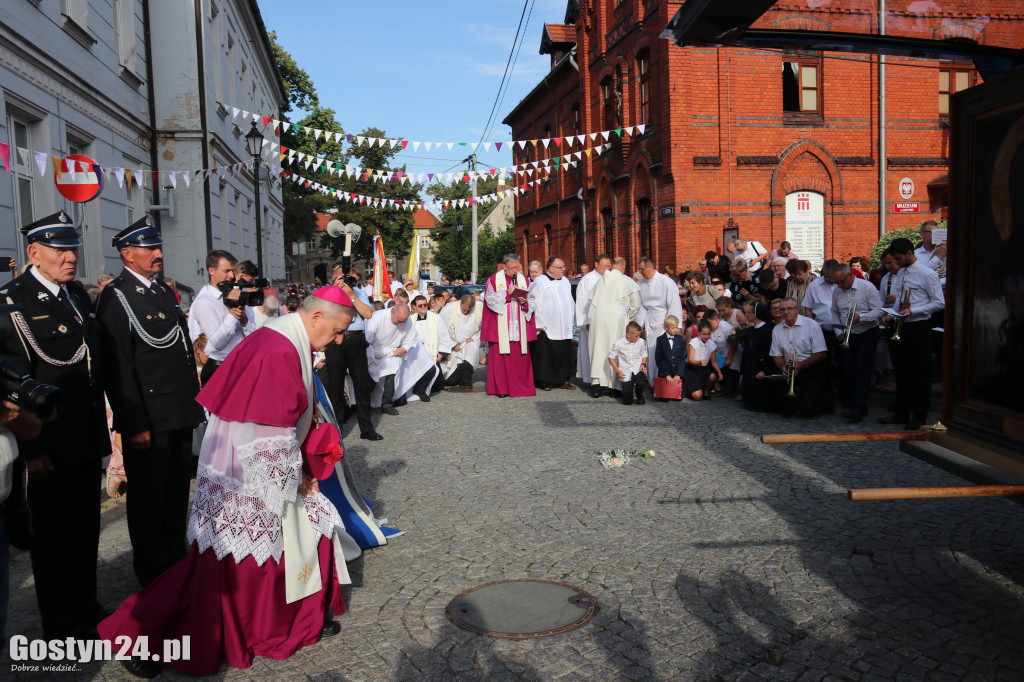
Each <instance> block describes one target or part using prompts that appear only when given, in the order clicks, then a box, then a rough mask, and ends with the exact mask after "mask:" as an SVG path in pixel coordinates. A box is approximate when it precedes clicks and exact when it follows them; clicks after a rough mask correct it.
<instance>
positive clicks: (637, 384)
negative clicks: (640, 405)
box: [622, 372, 651, 405]
mask: <svg viewBox="0 0 1024 682" xmlns="http://www.w3.org/2000/svg"><path fill="white" fill-rule="evenodd" d="M650 383H651V382H650V381H648V380H647V375H646V374H644V373H643V372H637V373H635V374H630V375H629V379H627V380H624V381H623V382H622V404H623V405H632V404H633V394H634V393H636V397H637V400H639V399H640V398H643V397H644V386H645V385H650Z"/></svg>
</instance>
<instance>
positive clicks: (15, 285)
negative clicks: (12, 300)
mask: <svg viewBox="0 0 1024 682" xmlns="http://www.w3.org/2000/svg"><path fill="white" fill-rule="evenodd" d="M20 279H21V278H20V277H19V278H18V279H15V280H12V281H10V282H8V283H7V286H5V287H4V288H3V289H0V296H6V295H7V294H10V293H12V292H15V291H17V290H18V289H21V288H22V287H24V286H25V283H24V282H22V281H20Z"/></svg>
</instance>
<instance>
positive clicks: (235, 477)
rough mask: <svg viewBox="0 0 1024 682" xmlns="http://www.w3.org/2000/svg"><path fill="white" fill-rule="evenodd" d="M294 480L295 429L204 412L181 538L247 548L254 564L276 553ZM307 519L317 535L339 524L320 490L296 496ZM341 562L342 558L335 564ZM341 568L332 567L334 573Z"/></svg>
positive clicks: (297, 464) (297, 460) (297, 467)
mask: <svg viewBox="0 0 1024 682" xmlns="http://www.w3.org/2000/svg"><path fill="white" fill-rule="evenodd" d="M301 482H302V453H301V451H300V450H299V442H298V440H296V437H295V429H294V428H287V427H278V426H267V425H265V424H256V423H254V422H242V423H238V422H229V421H225V420H223V419H220V418H219V417H217V416H216V415H211V416H210V421H209V424H208V425H207V427H206V437H205V438H204V439H203V447H202V451H201V453H200V455H199V473H198V476H197V477H196V493H195V499H194V500H193V502H192V513H191V515H190V516H189V522H188V540H189V542H192V541H193V540H194V541H195V542H196V544H197V545H198V548H199V551H200V552H203V551H206V550H207V549H209V548H211V547H212V548H213V550H214V552H215V553H216V555H217V559H218V560H221V559H223V558H224V557H226V556H227V555H228V554H230V555H232V557H233V558H234V560H235V562H236V563H238V562H241V561H242V560H243V559H244V558H245V557H247V556H250V555H251V556H252V557H253V559H255V560H256V563H257V564H258V565H260V566H262V565H263V564H264V563H265V562H266V561H267V559H268V558H273V559H274V560H275V561H281V554H282V552H283V551H284V544H283V543H282V540H281V511H282V508H283V507H284V504H285V502H288V501H291V500H294V499H295V497H296V495H297V494H298V488H299V483H301ZM303 501H304V503H305V507H306V514H307V515H308V516H309V521H310V524H311V525H312V526H313V531H314V532H315V533H316V535H317V541H318V542H319V539H320V537H327V538H331V537H332V536H333V535H334V531H335V528H338V529H343V528H344V525H343V523H342V521H341V517H340V516H338V512H337V510H336V509H335V508H334V506H333V505H332V504H331V503H330V502H329V501H328V500H327V498H326V497H324V496H323V495H322V494H320V493H318V492H317V493H311V494H310V495H307V496H306V497H305V498H303ZM338 570H339V572H340V571H342V570H344V562H342V565H341V566H339V567H338ZM340 577H341V576H340V575H339V578H340Z"/></svg>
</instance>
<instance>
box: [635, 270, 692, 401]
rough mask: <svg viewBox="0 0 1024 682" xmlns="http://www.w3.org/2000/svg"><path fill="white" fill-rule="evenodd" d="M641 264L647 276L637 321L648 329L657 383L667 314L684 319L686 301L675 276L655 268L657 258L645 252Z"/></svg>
mask: <svg viewBox="0 0 1024 682" xmlns="http://www.w3.org/2000/svg"><path fill="white" fill-rule="evenodd" d="M637 267H638V268H639V269H640V274H641V275H643V277H642V278H641V279H640V282H639V284H640V304H641V306H642V308H641V310H640V312H639V313H638V314H637V317H636V321H637V322H639V323H640V324H642V325H643V326H644V331H645V332H646V336H647V349H648V351H649V352H650V354H649V355H648V357H649V358H650V360H648V362H649V363H650V371H649V372H648V373H647V374H648V376H649V377H650V381H651V385H654V378H655V377H657V376H658V367H657V363H656V362H655V359H654V355H655V352H654V351H655V346H656V345H657V342H658V337H659V336H661V335H662V334H664V333H665V317H666V316H668V315H674V316H675V317H676V318H677V319H680V320H681V319H683V303H682V301H681V300H680V299H679V286H678V285H676V283H675V282H673V281H672V278H671V277H669V276H668V275H664V274H662V273H660V272H658V271H657V270H656V269H655V268H654V261H652V260H651V259H650V258H647V257H646V256H644V257H643V258H641V259H640V260H639V261H637Z"/></svg>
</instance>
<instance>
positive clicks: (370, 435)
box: [359, 431, 384, 440]
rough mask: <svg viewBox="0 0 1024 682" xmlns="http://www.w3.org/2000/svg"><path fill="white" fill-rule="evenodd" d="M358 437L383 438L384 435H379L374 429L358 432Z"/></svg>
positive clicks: (368, 438)
mask: <svg viewBox="0 0 1024 682" xmlns="http://www.w3.org/2000/svg"><path fill="white" fill-rule="evenodd" d="M359 437H360V438H362V439H363V440H384V436H382V435H380V434H379V433H377V432H376V431H370V432H369V433H360V434H359Z"/></svg>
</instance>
